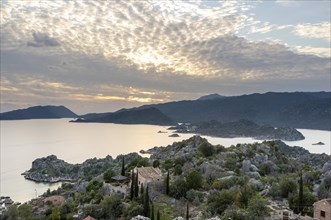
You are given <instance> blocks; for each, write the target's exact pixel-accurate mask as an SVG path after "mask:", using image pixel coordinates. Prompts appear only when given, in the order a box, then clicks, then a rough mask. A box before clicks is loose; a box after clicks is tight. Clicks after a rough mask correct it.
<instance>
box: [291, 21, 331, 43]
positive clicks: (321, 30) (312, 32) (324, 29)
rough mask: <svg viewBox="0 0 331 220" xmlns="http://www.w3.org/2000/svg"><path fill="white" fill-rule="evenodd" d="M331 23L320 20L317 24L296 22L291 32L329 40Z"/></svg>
mask: <svg viewBox="0 0 331 220" xmlns="http://www.w3.org/2000/svg"><path fill="white" fill-rule="evenodd" d="M330 30H331V23H330V22H322V23H317V24H298V25H296V26H294V29H293V33H294V34H296V35H298V36H301V37H305V38H316V39H323V40H326V41H328V42H331V33H330Z"/></svg>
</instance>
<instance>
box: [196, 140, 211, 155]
mask: <svg viewBox="0 0 331 220" xmlns="http://www.w3.org/2000/svg"><path fill="white" fill-rule="evenodd" d="M199 151H200V152H201V153H202V154H203V156H204V157H210V156H212V155H214V154H215V148H214V146H213V145H211V144H210V143H208V142H203V143H202V144H200V145H199Z"/></svg>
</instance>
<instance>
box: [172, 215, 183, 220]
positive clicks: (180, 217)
mask: <svg viewBox="0 0 331 220" xmlns="http://www.w3.org/2000/svg"><path fill="white" fill-rule="evenodd" d="M174 220H185V219H184V218H183V217H182V216H179V217H176V218H174Z"/></svg>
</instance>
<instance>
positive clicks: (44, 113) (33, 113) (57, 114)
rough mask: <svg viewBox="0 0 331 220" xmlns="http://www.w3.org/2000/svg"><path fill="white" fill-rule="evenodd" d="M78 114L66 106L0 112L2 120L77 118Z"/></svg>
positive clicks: (35, 107) (36, 107)
mask: <svg viewBox="0 0 331 220" xmlns="http://www.w3.org/2000/svg"><path fill="white" fill-rule="evenodd" d="M76 117H77V115H76V114H75V113H73V112H72V111H70V110H69V109H68V108H66V107H64V106H51V105H48V106H34V107H30V108H26V109H18V110H14V111H9V112H4V113H0V120H20V119H47V118H76Z"/></svg>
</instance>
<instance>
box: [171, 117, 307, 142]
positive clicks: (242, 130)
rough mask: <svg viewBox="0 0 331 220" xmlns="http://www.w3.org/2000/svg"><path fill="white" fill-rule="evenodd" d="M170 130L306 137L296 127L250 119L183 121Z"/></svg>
mask: <svg viewBox="0 0 331 220" xmlns="http://www.w3.org/2000/svg"><path fill="white" fill-rule="evenodd" d="M169 130H175V131H176V132H177V133H196V134H200V135H208V136H214V137H223V138H235V137H252V138H255V139H257V140H284V141H298V140H303V139H305V137H304V136H303V135H302V134H301V133H300V132H299V131H298V130H296V129H294V128H289V127H279V128H275V127H272V126H270V125H258V124H256V123H254V122H252V121H248V120H239V121H235V122H227V123H222V122H219V121H215V120H214V121H209V122H201V123H194V124H191V123H181V124H178V125H177V126H173V127H170V128H169Z"/></svg>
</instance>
